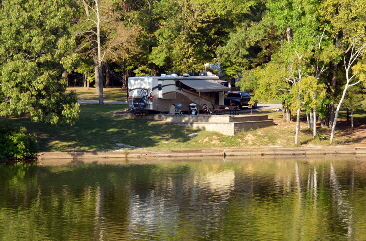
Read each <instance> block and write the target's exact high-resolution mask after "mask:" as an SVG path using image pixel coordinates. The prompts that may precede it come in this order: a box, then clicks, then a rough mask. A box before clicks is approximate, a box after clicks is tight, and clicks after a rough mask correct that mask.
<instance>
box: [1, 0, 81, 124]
mask: <svg viewBox="0 0 366 241" xmlns="http://www.w3.org/2000/svg"><path fill="white" fill-rule="evenodd" d="M76 13H77V8H76V5H75V3H74V2H73V1H71V0H70V1H64V0H56V1H40V0H30V1H22V0H4V1H1V6H0V98H1V102H0V116H9V115H12V114H22V113H30V115H31V117H32V119H33V120H35V121H44V122H47V123H51V124H58V123H64V122H65V123H72V122H74V121H75V120H76V118H77V116H78V112H79V108H78V104H77V102H76V97H75V96H74V95H73V94H65V90H66V83H67V82H66V79H65V78H63V77H62V74H63V72H64V71H65V70H66V68H65V63H67V62H68V61H67V59H68V57H69V56H70V54H71V51H72V50H73V49H72V47H73V46H74V44H73V38H72V36H71V33H70V27H71V26H72V24H73V22H74V21H75V16H76Z"/></svg>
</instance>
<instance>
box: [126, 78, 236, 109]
mask: <svg viewBox="0 0 366 241" xmlns="http://www.w3.org/2000/svg"><path fill="white" fill-rule="evenodd" d="M224 82H225V81H222V80H220V79H219V77H218V76H216V75H208V76H190V75H188V74H184V75H183V76H178V75H176V74H173V75H161V76H141V77H130V78H128V94H129V109H130V111H131V112H134V113H150V112H161V113H169V112H172V109H173V110H174V106H179V107H181V111H182V112H188V111H189V106H190V104H192V103H194V104H196V105H197V107H198V109H200V108H201V107H202V106H203V105H204V104H206V105H207V106H208V108H211V109H214V108H215V107H217V106H218V105H223V104H224V95H225V93H226V92H227V91H229V90H230V88H229V87H226V86H224V85H222V83H224Z"/></svg>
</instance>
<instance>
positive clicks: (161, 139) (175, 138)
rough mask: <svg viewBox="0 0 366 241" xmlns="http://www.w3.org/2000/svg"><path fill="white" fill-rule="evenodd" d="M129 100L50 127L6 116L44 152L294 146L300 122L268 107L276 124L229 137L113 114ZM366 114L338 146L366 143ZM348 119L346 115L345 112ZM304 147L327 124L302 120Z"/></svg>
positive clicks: (88, 93)
mask: <svg viewBox="0 0 366 241" xmlns="http://www.w3.org/2000/svg"><path fill="white" fill-rule="evenodd" d="M71 90H74V91H76V93H77V95H78V98H79V99H89V100H95V99H97V96H96V95H95V93H94V89H89V90H87V89H86V88H81V87H75V88H69V89H68V91H71ZM104 99H105V100H110V101H126V100H127V95H126V91H125V90H122V89H121V88H106V89H104ZM126 108H127V105H102V106H100V105H93V104H89V105H88V104H83V105H81V113H80V118H79V120H78V121H77V122H76V124H75V125H74V126H68V125H61V126H49V125H45V124H42V123H32V122H30V120H29V118H27V117H22V118H10V119H6V118H2V119H0V121H2V122H8V123H10V124H11V125H16V126H25V127H26V128H27V129H28V130H29V131H30V132H34V133H36V135H37V139H38V145H39V148H40V151H101V150H116V149H121V148H125V147H137V148H146V149H150V150H187V149H211V148H250V147H261V146H266V147H294V146H295V145H294V133H295V123H283V122H282V121H281V118H282V112H268V113H262V114H268V115H269V118H271V119H274V121H275V123H276V124H277V125H275V126H271V127H266V128H262V129H258V130H252V131H245V132H244V131H243V132H241V133H239V134H237V135H235V136H224V135H222V134H219V133H217V132H208V131H201V130H193V129H184V128H182V127H179V126H175V125H172V124H169V123H163V122H157V121H147V120H130V119H125V118H123V117H118V116H113V115H112V114H113V113H114V112H115V111H120V110H123V109H126ZM365 116H366V113H365V112H364V111H362V110H361V111H359V112H358V114H356V115H355V122H356V123H355V129H354V130H351V129H349V128H348V127H347V126H346V125H345V124H344V121H343V122H342V120H341V121H340V122H339V128H338V131H337V132H336V138H335V143H334V144H333V145H364V144H365V143H366V141H365V136H366V132H365V128H364V125H363V123H365V122H366V120H365ZM343 118H344V116H343ZM301 126H302V131H301V133H300V142H301V146H328V145H329V138H328V137H329V133H330V131H329V130H328V129H321V128H319V129H318V133H319V136H318V138H316V139H313V138H312V133H311V131H310V130H308V129H307V127H306V123H305V122H303V123H302V124H301Z"/></svg>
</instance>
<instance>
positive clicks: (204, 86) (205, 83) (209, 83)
mask: <svg viewBox="0 0 366 241" xmlns="http://www.w3.org/2000/svg"><path fill="white" fill-rule="evenodd" d="M179 81H180V82H182V83H183V84H185V85H187V86H189V87H191V88H193V89H195V90H197V91H198V92H211V91H229V90H230V88H229V87H226V86H223V85H222V84H219V83H217V82H216V81H215V80H210V79H204V80H203V79H197V80H192V79H190V80H179Z"/></svg>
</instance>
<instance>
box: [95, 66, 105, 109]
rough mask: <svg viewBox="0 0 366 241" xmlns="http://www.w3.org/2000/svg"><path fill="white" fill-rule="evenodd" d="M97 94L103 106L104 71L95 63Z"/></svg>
mask: <svg viewBox="0 0 366 241" xmlns="http://www.w3.org/2000/svg"><path fill="white" fill-rule="evenodd" d="M94 64H95V65H94V71H95V93H96V94H97V95H98V100H99V104H100V105H102V104H103V70H102V67H101V66H99V64H98V63H94Z"/></svg>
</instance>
